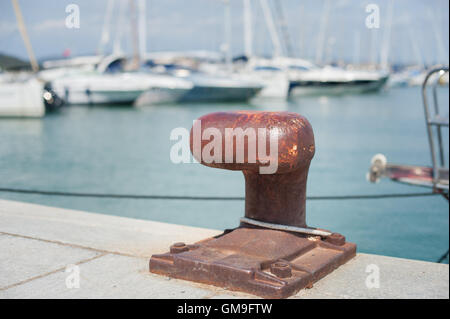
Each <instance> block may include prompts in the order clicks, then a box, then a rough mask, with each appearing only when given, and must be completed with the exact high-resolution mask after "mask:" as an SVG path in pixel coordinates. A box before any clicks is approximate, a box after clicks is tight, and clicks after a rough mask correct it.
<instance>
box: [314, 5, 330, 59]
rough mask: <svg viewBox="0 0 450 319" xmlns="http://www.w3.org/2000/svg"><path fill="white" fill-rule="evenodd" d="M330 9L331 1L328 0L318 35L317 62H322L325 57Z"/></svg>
mask: <svg viewBox="0 0 450 319" xmlns="http://www.w3.org/2000/svg"><path fill="white" fill-rule="evenodd" d="M330 9H331V2H330V0H326V1H325V4H324V8H323V11H322V18H321V20H320V28H319V35H318V37H317V47H316V63H317V64H321V63H322V59H323V51H324V47H325V33H326V31H327V25H328V17H329V14H330Z"/></svg>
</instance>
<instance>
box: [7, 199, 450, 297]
mask: <svg viewBox="0 0 450 319" xmlns="http://www.w3.org/2000/svg"><path fill="white" fill-rule="evenodd" d="M220 233H221V231H219V230H212V229H204V228H195V227H188V226H181V225H174V224H167V223H160V222H153V221H147V220H139V219H132V218H125V217H116V216H109V215H102V214H95V213H88V212H82V211H75V210H68V209H62V208H54V207H48V206H42V205H36V204H28V203H23V202H15V201H8V200H0V246H1V247H2V249H1V250H0V260H1V261H0V274H1V276H0V298H182V299H184V298H223V299H225V298H227V299H229V298H254V296H253V295H249V294H244V293H240V292H233V291H229V290H226V289H221V288H217V287H213V286H207V285H202V284H197V283H192V282H188V281H184V280H177V279H170V278H167V277H163V276H159V275H155V274H151V273H150V272H149V269H148V263H149V259H150V256H151V255H153V254H157V253H163V252H166V251H167V250H168V247H169V246H170V245H171V244H173V243H174V242H177V241H183V242H186V243H193V242H195V241H198V240H201V239H204V238H206V237H211V236H215V235H217V234H220ZM374 265H375V266H374ZM373 267H377V268H378V269H379V285H378V288H376V287H372V286H371V288H368V287H369V286H370V285H367V284H366V281H367V280H368V279H367V278H368V276H370V275H371V269H373ZM73 269H77V272H78V274H79V286H78V287H77V286H71V285H70V277H71V276H73V274H74V273H73ZM68 280H69V284H68ZM292 298H449V265H448V264H438V263H431V262H423V261H417V260H408V259H400V258H393V257H386V256H378V255H370V254H363V253H358V254H357V256H356V257H355V258H353V259H352V260H351V261H350V262H348V263H347V264H345V265H343V266H341V267H340V268H338V269H337V270H336V271H334V272H333V273H331V274H330V275H328V276H327V277H325V278H323V279H322V280H320V281H318V282H317V283H316V284H315V285H314V286H313V287H312V288H310V289H305V290H301V291H300V292H299V293H297V294H296V295H294V296H293V297H292Z"/></svg>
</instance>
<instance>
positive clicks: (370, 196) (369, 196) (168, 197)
mask: <svg viewBox="0 0 450 319" xmlns="http://www.w3.org/2000/svg"><path fill="white" fill-rule="evenodd" d="M0 192H4V193H18V194H34V195H46V196H66V197H93V198H113V199H161V200H244V199H245V197H241V196H184V195H181V196H176V195H148V194H147V195H146V194H142V195H139V194H108V193H79V192H63V191H46V190H36V189H34V190H33V189H19V188H0ZM434 195H440V194H437V193H430V192H427V193H403V194H395V193H394V194H361V195H336V196H307V197H306V199H308V200H356V199H382V198H402V197H420V196H434Z"/></svg>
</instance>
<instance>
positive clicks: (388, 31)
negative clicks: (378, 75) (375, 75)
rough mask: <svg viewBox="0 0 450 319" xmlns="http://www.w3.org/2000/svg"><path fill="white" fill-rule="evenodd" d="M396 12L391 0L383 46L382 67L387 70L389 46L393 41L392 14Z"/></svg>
mask: <svg viewBox="0 0 450 319" xmlns="http://www.w3.org/2000/svg"><path fill="white" fill-rule="evenodd" d="M393 13H394V2H393V0H390V1H389V4H388V8H387V15H386V21H387V22H386V30H385V31H384V34H383V47H382V48H381V58H380V60H381V63H380V64H381V68H382V69H385V70H387V69H388V68H389V63H388V60H389V48H390V43H391V28H392V16H393Z"/></svg>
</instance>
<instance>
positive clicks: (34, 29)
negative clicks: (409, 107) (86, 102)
mask: <svg viewBox="0 0 450 319" xmlns="http://www.w3.org/2000/svg"><path fill="white" fill-rule="evenodd" d="M119 1H126V2H127V4H128V1H127V0H116V3H117V2H119ZM275 1H276V0H269V3H271V4H272V5H273V4H274V2H275ZM278 1H279V2H280V3H281V4H282V7H283V11H284V15H285V18H286V21H287V28H288V31H289V36H290V39H291V42H292V46H293V48H294V50H293V51H294V54H295V55H296V56H301V57H303V58H308V59H314V58H315V54H316V47H317V42H318V41H317V39H318V34H319V25H320V20H321V14H322V12H323V8H324V4H325V1H326V0H278ZM389 1H390V0H368V1H365V0H333V1H331V2H330V3H331V9H330V14H329V20H328V25H327V28H326V31H325V38H326V42H325V50H324V59H325V60H331V59H333V60H336V59H344V60H347V61H354V60H355V58H356V53H355V52H357V50H356V43H358V39H359V43H360V46H359V47H360V54H359V56H360V60H361V61H373V60H379V54H380V50H381V47H382V44H383V37H384V32H385V30H386V28H385V27H386V24H387V18H386V17H387V7H388V3H389ZM19 3H20V5H21V8H22V12H23V16H24V19H25V22H26V26H27V28H28V32H29V35H30V38H31V42H32V45H33V48H34V51H35V54H36V56H37V57H38V59H42V58H45V57H60V56H62V53H63V51H64V50H65V49H70V51H71V52H72V55H82V54H94V53H95V52H96V50H97V47H98V44H99V41H100V34H101V29H102V25H103V20H104V16H105V11H106V5H107V1H106V0H95V1H93V0H70V1H67V0H40V1H34V0H19ZM71 3H74V4H77V5H78V6H79V8H80V28H79V29H68V28H66V27H65V24H64V21H65V18H66V16H67V13H66V12H65V8H66V6H67V5H68V4H71ZM230 3H231V16H232V43H231V48H232V51H233V53H234V54H241V53H242V52H243V48H244V42H243V5H242V0H230ZM370 3H373V4H377V5H378V6H379V8H380V28H379V29H368V28H366V27H365V19H366V17H367V15H368V13H366V11H365V8H366V6H367V5H368V4H370ZM252 6H253V9H254V10H253V20H254V21H253V22H254V44H253V45H254V49H255V51H256V53H258V54H260V55H262V54H265V55H268V54H270V53H271V52H272V44H271V42H270V38H269V34H268V31H267V28H266V26H265V24H264V20H263V16H262V10H261V8H260V6H259V0H252ZM116 7H117V5H116ZM146 11H147V12H146V14H147V49H148V51H161V50H196V49H199V50H200V49H203V50H219V48H220V45H221V44H222V43H223V39H224V4H223V1H222V0H185V1H183V0H147V10H146ZM392 23H393V26H392V32H391V46H390V55H389V58H390V61H395V62H405V63H409V62H411V63H414V62H417V60H418V59H422V60H424V61H425V62H426V63H429V64H430V63H436V62H441V63H442V62H443V63H448V55H449V41H448V37H449V3H448V1H447V0H429V1H425V0H394V10H393V21H392ZM113 24H114V26H113V27H112V30H111V31H112V33H113V34H114V32H115V30H116V28H119V27H121V28H123V30H124V31H123V32H124V34H125V35H128V34H130V25H129V21H128V20H127V19H125V21H124V25H122V26H118V19H117V15H113ZM123 46H124V48H125V49H128V50H130V47H131V44H130V43H129V41H128V42H127V41H124V43H123ZM417 48H418V49H417ZM0 52H2V53H7V54H12V55H16V56H19V57H22V58H26V51H25V47H24V45H23V42H22V40H21V38H20V35H19V32H18V29H17V23H16V19H15V16H14V12H13V8H12V4H11V1H9V0H2V1H1V2H0Z"/></svg>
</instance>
